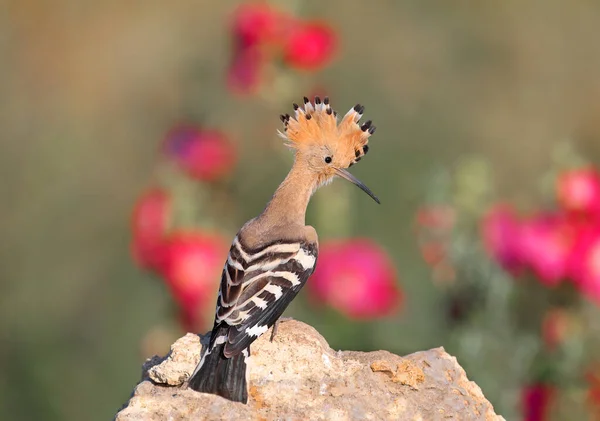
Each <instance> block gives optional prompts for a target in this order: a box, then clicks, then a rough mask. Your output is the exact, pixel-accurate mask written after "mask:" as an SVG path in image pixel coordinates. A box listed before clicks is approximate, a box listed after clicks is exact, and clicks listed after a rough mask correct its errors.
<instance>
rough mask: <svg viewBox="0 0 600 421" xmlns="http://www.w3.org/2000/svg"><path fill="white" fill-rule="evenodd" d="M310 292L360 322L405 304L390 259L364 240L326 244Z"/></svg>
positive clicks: (370, 242) (383, 314) (381, 315)
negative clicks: (402, 303)
mask: <svg viewBox="0 0 600 421" xmlns="http://www.w3.org/2000/svg"><path fill="white" fill-rule="evenodd" d="M308 289H309V293H310V294H311V295H312V296H313V297H314V298H315V299H317V300H319V301H321V302H325V303H327V304H329V305H331V306H332V307H334V308H336V309H337V310H339V311H341V312H342V313H344V314H346V315H348V316H350V317H353V318H357V319H370V318H376V317H383V316H387V315H390V314H392V313H393V312H394V311H395V310H397V308H398V307H399V305H400V303H401V302H402V292H401V291H400V289H399V288H398V280H397V276H396V271H395V269H394V267H393V265H392V263H391V261H390V259H389V257H388V256H387V254H386V253H385V252H384V251H383V250H382V249H381V248H380V247H379V246H378V245H377V244H375V243H373V242H372V241H370V240H363V239H355V240H349V241H337V242H330V243H325V244H324V245H323V246H322V247H321V250H320V251H319V259H318V262H317V269H316V271H315V273H314V275H313V276H312V277H311V279H310V280H309V281H308Z"/></svg>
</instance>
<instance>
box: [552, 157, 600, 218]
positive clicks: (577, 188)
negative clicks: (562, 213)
mask: <svg viewBox="0 0 600 421" xmlns="http://www.w3.org/2000/svg"><path fill="white" fill-rule="evenodd" d="M556 194H557V197H558V202H559V203H560V204H561V206H562V207H563V208H564V209H565V210H567V211H571V212H578V213H584V214H588V215H596V216H598V215H599V214H600V174H598V172H597V171H596V169H594V168H580V169H576V170H571V171H566V172H564V173H562V174H560V176H559V177H558V180H557V184H556Z"/></svg>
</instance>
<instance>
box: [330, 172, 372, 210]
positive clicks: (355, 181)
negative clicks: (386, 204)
mask: <svg viewBox="0 0 600 421" xmlns="http://www.w3.org/2000/svg"><path fill="white" fill-rule="evenodd" d="M335 172H336V173H337V175H339V176H340V177H342V178H345V179H346V180H348V181H349V182H351V183H352V184H354V185H355V186H357V187H359V188H360V189H361V190H362V191H364V192H365V193H367V194H368V195H369V196H371V198H372V199H373V200H374V201H376V202H377V203H378V204H381V202H380V201H379V199H378V198H377V196H375V195H374V194H373V192H372V191H371V189H369V188H368V187H367V186H365V185H364V184H363V182H362V181H360V180H359V179H358V178H356V177H354V176H353V175H352V174H350V173H349V172H348V171H346V170H344V169H342V168H335Z"/></svg>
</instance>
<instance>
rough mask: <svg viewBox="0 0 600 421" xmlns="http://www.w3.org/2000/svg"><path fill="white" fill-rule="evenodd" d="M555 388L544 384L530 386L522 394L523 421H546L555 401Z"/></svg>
mask: <svg viewBox="0 0 600 421" xmlns="http://www.w3.org/2000/svg"><path fill="white" fill-rule="evenodd" d="M555 392H556V390H555V388H554V387H553V386H551V385H548V384H544V383H535V384H532V385H529V386H527V387H525V388H524V389H523V391H522V392H521V404H522V406H523V421H546V420H548V413H549V409H550V405H551V404H552V401H553V400H554V395H555Z"/></svg>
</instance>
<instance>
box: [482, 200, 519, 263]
mask: <svg viewBox="0 0 600 421" xmlns="http://www.w3.org/2000/svg"><path fill="white" fill-rule="evenodd" d="M520 230H521V226H520V221H519V220H518V219H517V216H516V215H515V211H514V210H513V208H512V207H510V206H508V205H496V206H494V207H493V208H492V209H490V211H489V212H488V213H487V214H486V215H485V216H484V218H483V221H482V228H481V232H482V236H483V243H484V246H485V248H486V250H487V251H488V253H489V254H490V255H491V256H492V257H493V258H494V259H495V260H496V261H497V262H498V263H500V265H502V267H504V268H505V269H506V270H508V271H510V272H512V273H517V272H519V271H520V270H521V269H522V267H523V259H522V255H521V241H520V240H521V237H520V234H521V232H520Z"/></svg>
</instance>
